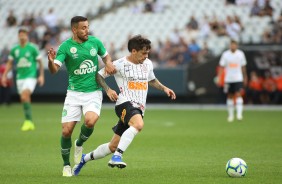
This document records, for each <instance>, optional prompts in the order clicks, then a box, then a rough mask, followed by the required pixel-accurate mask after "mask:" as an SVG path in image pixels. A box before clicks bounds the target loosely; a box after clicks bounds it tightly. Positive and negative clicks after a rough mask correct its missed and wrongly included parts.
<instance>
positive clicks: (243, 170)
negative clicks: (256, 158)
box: [226, 158, 248, 178]
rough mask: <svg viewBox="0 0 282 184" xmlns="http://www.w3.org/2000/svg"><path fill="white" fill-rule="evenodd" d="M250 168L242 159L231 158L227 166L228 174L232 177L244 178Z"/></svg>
mask: <svg viewBox="0 0 282 184" xmlns="http://www.w3.org/2000/svg"><path fill="white" fill-rule="evenodd" d="M247 169H248V166H247V164H246V162H245V161H244V160H243V159H241V158H231V159H230V160H228V162H227V164H226V173H227V174H228V176H230V177H236V178H238V177H243V176H246V174H247Z"/></svg>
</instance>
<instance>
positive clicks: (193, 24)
mask: <svg viewBox="0 0 282 184" xmlns="http://www.w3.org/2000/svg"><path fill="white" fill-rule="evenodd" d="M186 28H187V29H188V30H198V28H199V25H198V21H197V20H196V18H195V17H194V16H193V15H192V16H191V17H190V20H189V21H188V23H187V24H186Z"/></svg>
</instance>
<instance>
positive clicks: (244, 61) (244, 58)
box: [241, 51, 247, 66]
mask: <svg viewBox="0 0 282 184" xmlns="http://www.w3.org/2000/svg"><path fill="white" fill-rule="evenodd" d="M241 53H242V60H241V66H246V65H247V60H246V56H245V54H244V52H243V51H242V52H241Z"/></svg>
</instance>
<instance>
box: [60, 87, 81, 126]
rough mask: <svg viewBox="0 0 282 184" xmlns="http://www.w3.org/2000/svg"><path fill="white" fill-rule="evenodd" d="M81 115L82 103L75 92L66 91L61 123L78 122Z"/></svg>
mask: <svg viewBox="0 0 282 184" xmlns="http://www.w3.org/2000/svg"><path fill="white" fill-rule="evenodd" d="M81 115H82V102H81V100H80V99H79V95H78V93H77V92H73V91H68V92H67V95H66V98H65V102H64V108H63V112H62V123H66V122H79V121H80V119H81Z"/></svg>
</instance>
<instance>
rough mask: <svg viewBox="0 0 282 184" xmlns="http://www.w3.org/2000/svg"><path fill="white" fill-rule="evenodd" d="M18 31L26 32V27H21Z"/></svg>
mask: <svg viewBox="0 0 282 184" xmlns="http://www.w3.org/2000/svg"><path fill="white" fill-rule="evenodd" d="M20 33H28V30H27V28H24V27H21V28H20V29H19V31H18V34H20Z"/></svg>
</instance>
